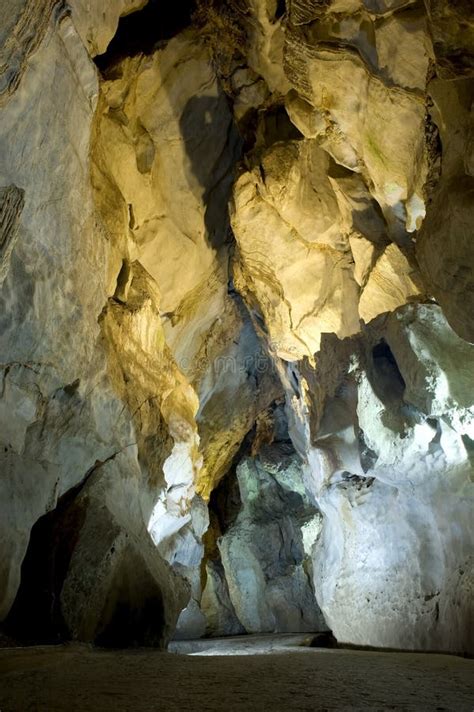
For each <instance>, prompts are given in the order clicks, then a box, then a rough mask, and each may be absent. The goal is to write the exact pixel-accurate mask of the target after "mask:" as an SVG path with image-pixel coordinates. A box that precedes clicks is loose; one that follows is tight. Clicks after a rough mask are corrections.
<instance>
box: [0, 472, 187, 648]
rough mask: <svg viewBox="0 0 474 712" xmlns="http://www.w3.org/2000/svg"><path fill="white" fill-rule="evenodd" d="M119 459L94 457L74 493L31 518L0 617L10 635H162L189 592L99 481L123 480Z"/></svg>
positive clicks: (119, 641) (160, 638)
mask: <svg viewBox="0 0 474 712" xmlns="http://www.w3.org/2000/svg"><path fill="white" fill-rule="evenodd" d="M123 464H124V463H120V458H119V460H118V461H117V463H116V462H115V461H113V460H109V461H108V462H107V463H105V464H103V465H102V464H99V465H98V466H97V467H96V469H95V470H93V471H91V473H90V474H89V476H88V480H87V482H86V484H85V486H83V487H82V488H80V491H79V493H78V494H77V495H76V496H74V494H75V492H74V490H72V491H71V492H69V493H67V495H65V497H64V498H63V500H62V501H60V503H59V505H58V509H57V510H54V511H53V512H51V513H50V514H47V515H45V516H44V517H43V519H40V520H39V521H38V522H37V524H36V525H35V527H34V529H33V532H32V538H31V542H30V547H29V550H28V553H27V556H26V559H25V562H24V565H23V576H22V584H21V587H20V590H19V593H18V596H17V598H16V600H15V604H14V606H13V608H12V611H11V613H10V616H9V618H8V620H7V626H8V629H10V630H11V631H12V632H13V633H14V634H16V635H20V637H23V638H26V640H43V641H45V642H51V641H54V640H57V639H58V638H60V637H61V638H72V639H76V640H82V641H88V642H95V643H98V644H100V645H112V646H114V647H125V646H127V645H155V646H162V647H163V646H165V645H166V643H167V642H168V640H169V638H170V636H171V634H172V632H173V630H174V627H175V625H176V619H177V617H178V613H179V611H180V610H181V608H182V607H183V606H184V605H185V603H186V601H187V599H188V596H189V593H188V590H187V588H186V586H185V584H184V582H183V580H182V579H180V578H179V577H178V576H177V575H175V574H173V572H172V570H171V568H170V567H169V566H168V565H167V564H166V563H165V562H164V561H163V560H162V559H160V557H159V556H157V554H156V550H155V548H154V546H153V543H152V541H151V539H150V537H149V535H148V533H147V532H146V529H145V528H144V526H143V524H141V527H140V522H141V519H140V517H137V516H136V514H137V513H136V512H133V510H132V511H129V512H127V511H126V510H124V509H122V511H120V510H117V509H116V507H117V502H120V500H119V499H115V501H114V499H113V498H112V497H111V496H110V489H111V488H110V486H109V485H108V484H106V482H105V481H106V480H107V479H110V478H111V477H112V478H117V477H121V478H122V487H124V486H125V487H127V480H126V479H125V477H124V474H123V471H122V472H121V471H120V470H121V465H122V467H123ZM130 485H131V486H132V487H133V484H132V483H131V482H129V483H128V488H127V489H129V490H130ZM130 493H131V490H130ZM104 503H105V504H104ZM114 508H115V509H116V511H114ZM134 515H135V516H134ZM127 519H128V522H127Z"/></svg>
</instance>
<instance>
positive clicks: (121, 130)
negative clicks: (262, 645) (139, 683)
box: [0, 0, 474, 651]
mask: <svg viewBox="0 0 474 712" xmlns="http://www.w3.org/2000/svg"><path fill="white" fill-rule="evenodd" d="M0 20H1V22H0V28H1V29H0V112H1V122H0V153H1V156H2V161H1V165H0V369H1V377H0V439H1V447H0V474H1V476H0V509H1V512H0V514H1V516H0V534H1V537H0V539H1V542H2V545H1V550H0V619H1V620H4V619H6V618H7V617H9V620H12V619H14V618H15V615H16V614H15V611H16V612H18V611H21V610H22V608H21V606H22V605H23V606H25V605H26V604H25V601H28V600H29V599H28V595H27V594H28V591H29V595H30V596H31V595H33V594H32V593H31V592H32V591H33V592H34V590H35V589H34V588H33V583H32V578H31V570H30V569H29V568H28V567H29V566H30V564H29V563H28V562H31V560H32V558H34V556H33V555H34V552H35V551H36V550H37V548H36V547H38V546H39V543H38V542H40V543H41V547H40V548H41V551H43V553H44V552H48V556H46V555H45V559H44V562H45V563H44V566H45V568H46V569H47V572H49V573H47V572H45V579H47V580H48V585H47V587H46V589H45V590H48V591H49V593H48V594H47V596H46V600H44V601H43V604H42V605H44V606H46V608H48V606H50V603H51V600H53V599H54V605H53V606H52V608H51V606H50V607H49V609H48V610H49V613H48V615H46V617H45V620H47V621H48V626H49V629H48V631H49V632H48V635H49V636H51V635H53V637H54V636H57V635H66V636H69V637H76V638H80V639H85V640H93V641H96V642H100V641H101V640H102V641H104V640H105V639H107V640H109V641H114V640H115V641H122V642H125V643H132V644H133V643H137V642H139V643H152V644H158V645H163V644H166V641H167V640H168V639H169V637H170V636H171V635H172V634H173V628H174V627H175V624H176V621H177V620H178V617H179V622H178V630H179V634H180V635H181V636H186V635H195V636H196V635H200V634H202V633H203V632H204V631H205V630H207V631H208V632H211V633H219V632H220V633H241V632H243V631H247V632H248V631H255V632H258V631H263V630H280V631H281V630H309V629H311V628H322V627H323V621H322V618H321V614H320V609H319V607H318V605H319V606H320V608H321V610H322V613H323V614H324V617H325V620H326V623H327V624H328V625H329V627H330V628H332V629H333V630H334V633H335V635H336V637H337V638H338V639H339V640H341V641H345V642H349V643H356V644H363V645H376V646H391V647H401V648H407V647H409V648H439V649H447V650H452V651H465V650H472V645H473V640H472V629H471V628H470V621H471V617H472V610H471V605H472V604H471V603H470V601H471V600H472V586H473V583H472V580H473V579H472V575H473V574H472V545H473V539H472V537H473V533H472V521H473V517H472V513H473V506H472V505H473V500H472V457H473V453H472V442H473V441H474V432H473V422H474V420H473V410H472V409H473V403H474V392H473V389H472V378H473V372H474V369H473V366H474V363H473V356H472V346H471V342H472V341H473V340H474V326H473V321H472V314H473V309H472V301H473V294H474V288H473V280H472V267H473V265H474V258H473V254H474V253H473V249H472V240H471V239H470V238H471V231H470V223H471V222H472V220H470V215H471V212H472V204H473V201H472V193H473V186H472V180H473V170H474V168H473V166H474V159H473V145H474V144H473V138H472V137H473V130H472V106H471V105H472V99H473V97H472V81H473V66H474V65H473V61H472V58H473V47H474V44H473V31H474V29H473V28H474V21H473V17H472V8H471V7H470V5H469V3H468V2H456V3H453V2H449V1H448V0H430V1H429V2H426V3H419V2H413V3H411V2H410V3H408V4H407V3H406V2H402V1H401V0H377V1H375V0H329V1H328V2H325V3H313V2H310V1H309V0H287V2H286V3H285V2H283V3H282V2H276V0H248V3H246V4H245V8H244V7H241V6H239V4H238V3H234V2H232V1H231V0H225V1H224V2H217V1H216V0H200V1H199V2H185V3H182V4H180V5H179V7H178V6H176V8H173V9H172V10H171V9H170V11H169V12H167V11H165V10H163V7H162V5H161V4H160V3H159V2H157V0H149V2H148V3H147V2H145V1H144V0H115V1H114V2H109V3H105V2H104V1H103V0H90V1H87V2H86V1H85V0H72V1H71V3H70V5H69V6H65V5H64V4H63V3H61V2H58V1H56V0H42V1H41V2H33V1H29V0H8V1H7V2H6V3H4V4H3V5H2V8H1V9H0ZM94 58H95V59H94ZM435 300H436V301H435ZM438 304H439V305H438ZM282 399H286V405H285V408H286V415H285V417H284V418H283V420H284V421H285V422H286V420H288V422H289V423H290V436H291V439H292V443H293V444H292V446H290V444H289V442H286V445H285V447H283V445H282V442H283V440H282V439H281V438H280V437H279V436H278V435H277V430H278V427H277V421H278V419H279V418H280V420H281V418H282V417H283V416H281V408H282V406H281V403H282ZM276 404H278V406H276ZM277 412H279V413H280V416H278V417H277V416H276V413H277ZM275 417H276V418H277V421H275V420H274V418H275ZM293 447H294V449H295V450H296V453H298V454H295V452H294V451H293V449H292V448H293ZM285 448H286V449H285ZM235 473H237V474H236V477H235ZM232 477H234V479H233V482H234V484H233V489H232V488H231V490H229V492H228V493H227V495H226V497H227V499H228V498H229V497H230V498H231V499H232V497H233V496H234V495H235V496H236V501H233V503H231V504H232V506H231V507H230V511H231V513H232V516H231V517H230V519H227V520H226V521H225V522H224V524H225V526H221V525H222V522H223V521H224V520H223V519H222V517H224V514H223V511H221V513H220V515H218V512H217V510H216V509H215V506H216V502H217V503H218V507H221V508H223V509H224V510H226V507H227V505H228V502H227V504H226V503H224V502H223V500H222V497H221V493H222V491H225V490H226V487H228V483H229V482H230V481H231V480H232ZM236 488H237V489H238V490H239V492H238V496H237V490H236ZM232 492H233V494H232ZM231 494H232V496H231ZM209 500H211V505H210V507H208V503H209ZM219 502H220V504H219ZM226 511H227V510H226ZM319 512H320V513H321V515H322V520H320V516H321V515H320V514H319ZM219 516H220V517H221V520H222V521H221V520H219ZM216 517H217V520H219V521H220V524H219V526H217V525H216ZM224 519H225V517H224ZM320 526H321V527H322V528H321V532H320V534H319V535H318V531H319V527H320ZM38 531H40V533H41V535H40V536H39V538H38ZM60 533H63V534H64V542H62V540H61V541H59V539H61V536H62V534H61V536H60ZM63 547H65V548H63ZM64 552H66V554H67V556H65V554H64ZM64 556H65V558H64ZM48 562H49V563H48ZM22 565H23V570H22ZM52 569H54V570H55V573H54V575H53V576H50V575H49V574H50V573H51V571H52ZM28 571H30V574H29V573H28ZM134 571H139V573H137V575H136V578H134V576H133V572H134ZM29 576H30V578H28V577H29ZM311 577H312V579H313V582H312V583H311V581H310V578H311ZM33 578H34V577H33ZM48 587H49V588H48ZM313 588H314V591H313ZM314 592H315V594H316V599H317V602H316V599H315V597H314ZM250 594H251V595H250ZM25 595H26V598H25ZM48 596H49V598H48ZM33 597H34V595H33ZM22 601H23V603H22ZM85 601H87V602H90V601H92V603H91V605H89V603H87V605H86V603H85ZM23 610H24V609H23ZM150 610H151V611H154V613H153V615H152V616H151V617H152V618H153V622H152V623H150V624H148V623H147V617H148V612H149V611H150ZM9 614H10V616H9ZM180 614H181V615H180ZM12 617H13V618H12ZM28 620H29V621H30V623H31V628H32V631H31V632H32V634H33V630H34V629H35V625H34V624H35V614H34V613H33V614H32V616H31V618H30V619H28ZM36 622H37V621H36ZM39 628H41V626H39ZM39 628H38V626H37V627H36V630H37V635H38V636H40V637H41V635H43V634H45V631H43V632H41V631H40V630H39ZM104 636H105V638H104ZM33 637H34V636H33Z"/></svg>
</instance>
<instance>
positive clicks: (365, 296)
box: [359, 244, 421, 324]
mask: <svg viewBox="0 0 474 712" xmlns="http://www.w3.org/2000/svg"><path fill="white" fill-rule="evenodd" d="M420 295H421V291H420V277H419V275H418V274H417V273H416V271H415V270H414V268H413V267H412V266H411V265H410V263H409V262H408V260H407V258H406V257H405V255H403V253H402V252H401V251H400V249H399V248H398V247H397V246H396V245H395V244H392V245H389V246H388V247H387V249H386V250H385V251H384V253H383V254H382V255H381V257H379V259H378V260H377V263H376V265H375V267H374V268H373V270H372V271H371V273H370V276H369V279H368V281H367V284H366V286H365V288H364V290H363V292H362V294H361V296H360V302H359V312H360V317H361V319H363V320H364V321H365V323H366V324H367V323H368V322H369V321H371V320H372V319H374V318H375V317H376V316H378V315H379V314H382V313H383V312H387V311H393V310H394V309H396V308H397V307H400V306H402V305H403V304H406V302H407V301H410V300H412V299H414V298H416V297H419V296H420Z"/></svg>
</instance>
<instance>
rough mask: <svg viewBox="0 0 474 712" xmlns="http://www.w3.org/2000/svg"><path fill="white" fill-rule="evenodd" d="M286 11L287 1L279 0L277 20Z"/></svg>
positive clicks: (276, 13) (276, 12)
mask: <svg viewBox="0 0 474 712" xmlns="http://www.w3.org/2000/svg"><path fill="white" fill-rule="evenodd" d="M285 12H286V2H285V0H277V8H276V11H275V20H279V19H280V17H283V15H284V14H285Z"/></svg>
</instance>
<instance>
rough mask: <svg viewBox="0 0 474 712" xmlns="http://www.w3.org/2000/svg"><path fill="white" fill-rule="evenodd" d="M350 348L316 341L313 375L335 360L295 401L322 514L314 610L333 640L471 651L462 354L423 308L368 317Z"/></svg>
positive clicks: (466, 363) (467, 424)
mask: <svg viewBox="0 0 474 712" xmlns="http://www.w3.org/2000/svg"><path fill="white" fill-rule="evenodd" d="M357 342H358V346H357V345H356V343H353V344H352V345H349V344H344V342H337V341H335V340H332V341H329V340H328V341H327V342H326V345H325V348H326V350H324V349H323V350H322V351H321V354H320V357H319V361H318V367H319V369H320V370H319V380H321V379H322V378H324V376H323V374H324V373H325V369H328V372H329V369H330V368H331V364H332V363H334V360H335V359H339V360H340V361H341V362H342V363H345V364H346V365H345V373H343V374H342V378H341V375H340V376H336V377H335V378H334V380H333V385H332V386H331V385H330V383H331V381H330V380H327V381H326V382H327V391H326V394H325V395H324V397H323V398H322V400H321V401H319V403H320V405H319V406H318V405H317V403H316V402H315V401H313V402H311V400H310V399H309V398H308V396H305V397H303V399H302V401H301V402H300V405H301V407H302V409H299V408H300V406H299V405H298V403H299V400H297V399H296V398H294V399H293V405H294V408H295V412H299V416H298V417H297V420H296V421H295V424H294V425H293V427H294V428H298V429H300V443H303V442H304V440H305V438H306V458H307V463H308V470H307V472H306V479H305V481H306V483H307V486H308V487H312V491H313V494H314V496H315V498H316V500H317V502H318V504H319V506H320V507H321V510H322V512H323V514H324V519H323V529H322V534H321V538H320V540H319V545H318V547H317V548H316V549H315V550H314V553H315V558H314V566H315V569H314V572H315V578H314V581H315V589H316V595H317V598H318V601H319V603H320V605H321V608H322V611H323V613H324V615H325V618H326V621H327V623H328V625H329V627H330V628H332V630H333V631H334V634H335V635H336V637H337V639H338V641H346V642H351V643H357V644H362V641H365V643H364V644H369V645H374V646H388V647H401V648H413V649H417V648H420V649H422V648H424V649H435V648H436V649H444V650H451V651H465V650H469V649H470V647H471V646H472V631H470V630H469V628H468V627H466V626H465V624H464V623H463V621H465V620H468V618H469V608H470V605H471V604H470V602H469V600H470V595H471V594H470V591H471V590H472V585H473V579H472V577H473V573H474V572H473V569H472V556H471V553H470V552H471V551H472V543H473V539H472V537H473V529H472V497H473V490H472V452H471V449H472V448H471V439H470V436H468V437H466V435H465V434H467V432H468V431H469V430H470V428H471V427H472V418H473V413H472V402H473V393H472V382H471V381H470V382H469V383H468V382H467V380H466V378H467V373H468V372H469V373H470V372H471V370H472V366H471V362H472V358H473V354H472V353H471V352H472V347H471V346H469V345H467V344H466V343H465V342H463V341H462V340H461V339H460V338H459V337H457V336H456V335H455V334H454V332H453V331H452V330H451V329H450V327H449V326H448V324H447V322H446V320H445V318H444V317H443V315H442V313H441V311H440V309H439V308H438V307H436V306H432V305H431V306H430V305H426V306H421V305H420V306H411V307H405V308H402V309H400V310H398V311H397V312H396V313H394V314H393V315H391V316H389V317H387V318H385V319H380V318H379V319H378V320H376V321H375V322H372V324H371V326H370V328H369V329H367V330H366V331H365V332H364V333H363V334H362V335H361V336H360V337H359V338H358V340H357ZM448 343H449V347H448ZM441 344H444V347H443V346H441ZM438 349H440V351H438ZM441 351H442V352H443V354H445V355H444V356H442V357H441V356H440V353H441ZM448 354H449V355H448ZM438 356H439V357H440V358H439V360H438ZM461 384H463V385H461ZM306 387H307V386H306ZM421 393H423V397H422V398H420V394H421ZM304 402H306V405H303V403H304ZM321 404H322V405H321ZM318 407H319V408H321V409H322V411H321V412H320V414H319V416H318V414H317V410H318ZM305 409H307V410H306V411H305ZM305 412H306V416H305V415H304V413H305ZM318 417H319V425H318V424H317V422H316V423H315V425H314V430H313V433H312V434H311V432H310V431H309V422H308V419H309V420H311V419H315V420H317V419H318ZM299 418H301V420H299ZM304 421H306V425H304V424H303V423H304ZM298 422H299V425H298V424H297V423H298ZM302 428H303V429H304V428H306V435H304V434H303V430H302ZM388 542H391V543H390V544H388Z"/></svg>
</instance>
